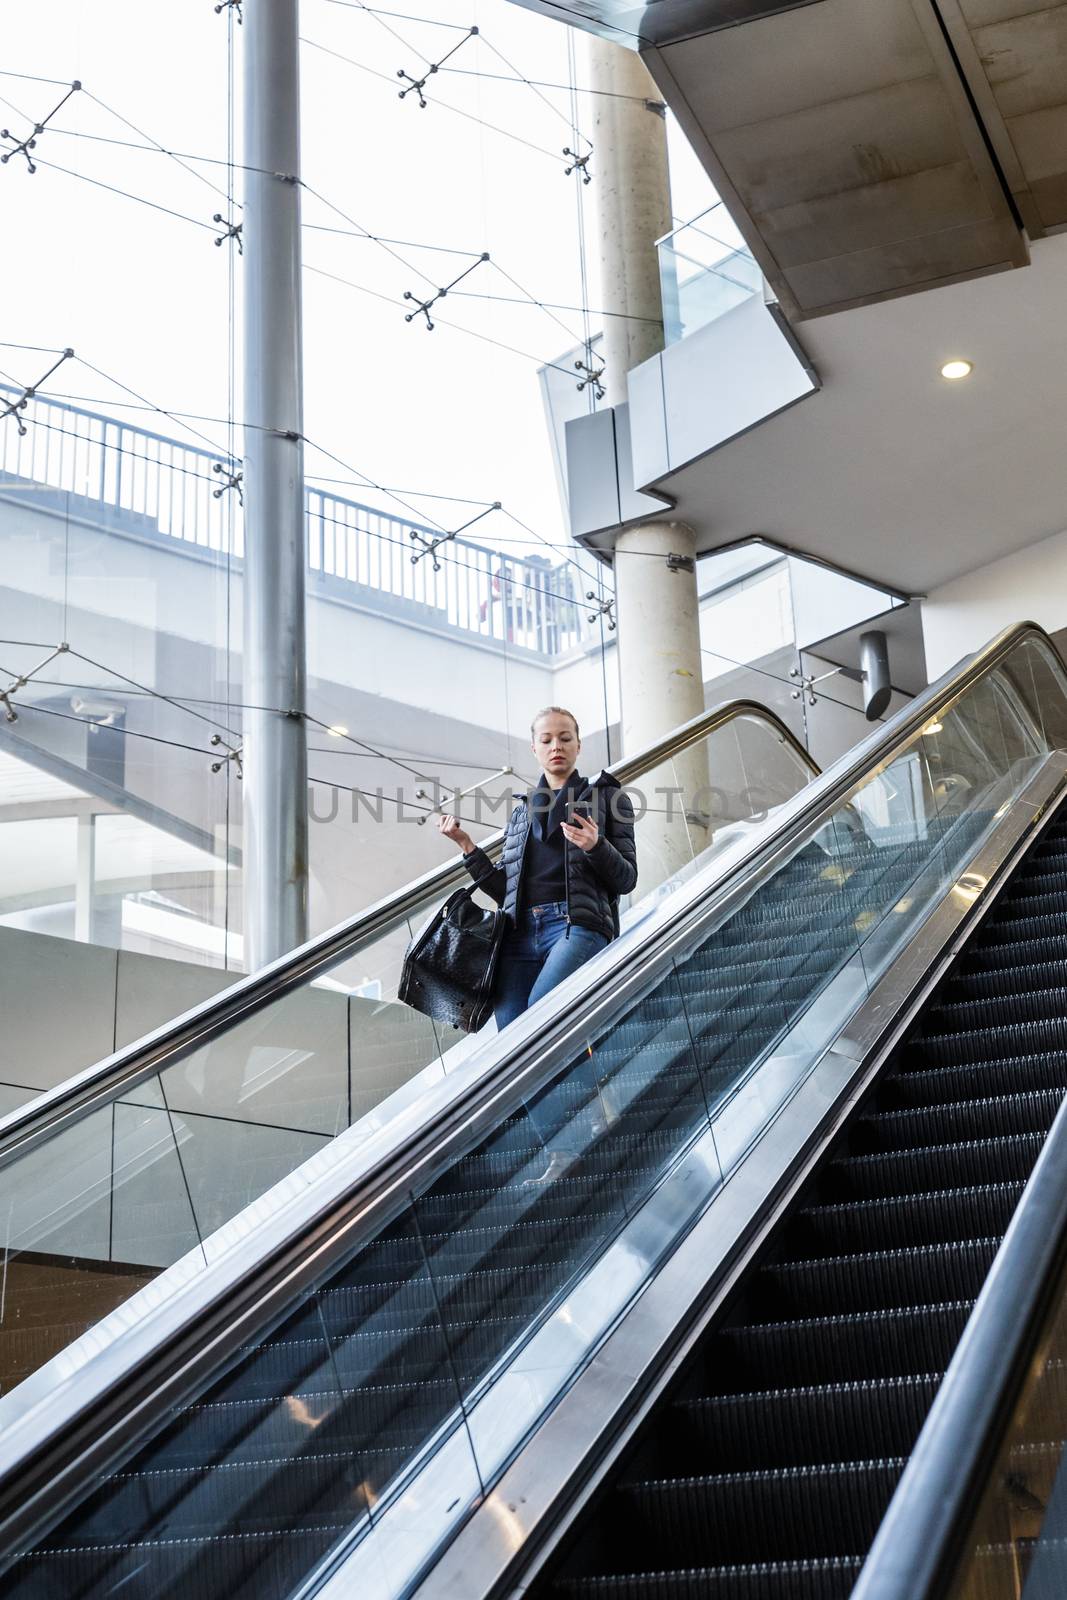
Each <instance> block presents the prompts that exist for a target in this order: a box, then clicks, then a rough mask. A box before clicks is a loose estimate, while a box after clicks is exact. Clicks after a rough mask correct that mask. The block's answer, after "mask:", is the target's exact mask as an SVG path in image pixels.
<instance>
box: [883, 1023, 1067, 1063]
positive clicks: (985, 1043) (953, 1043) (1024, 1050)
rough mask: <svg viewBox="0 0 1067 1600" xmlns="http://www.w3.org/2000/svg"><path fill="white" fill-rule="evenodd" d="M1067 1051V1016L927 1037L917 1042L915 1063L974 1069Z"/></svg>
mask: <svg viewBox="0 0 1067 1600" xmlns="http://www.w3.org/2000/svg"><path fill="white" fill-rule="evenodd" d="M1065 1049H1067V1014H1065V1015H1064V1016H1062V1017H1044V1018H1042V1019H1041V1020H1039V1021H1035V1022H1013V1023H1010V1024H1009V1023H1004V1024H1002V1025H1000V1026H999V1027H992V1026H991V1027H988V1028H971V1029H968V1030H967V1031H965V1032H961V1033H933V1034H928V1033H924V1034H921V1035H919V1036H918V1037H917V1038H916V1039H914V1040H913V1042H912V1045H911V1054H912V1060H913V1061H917V1060H921V1061H922V1062H923V1063H924V1064H925V1065H927V1066H945V1067H953V1066H971V1065H980V1064H981V1063H982V1062H983V1061H999V1060H1000V1059H1001V1058H1002V1057H1004V1056H1030V1055H1056V1054H1062V1053H1063V1051H1064V1050H1065Z"/></svg>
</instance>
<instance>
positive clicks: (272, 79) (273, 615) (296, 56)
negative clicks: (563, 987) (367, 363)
mask: <svg viewBox="0 0 1067 1600" xmlns="http://www.w3.org/2000/svg"><path fill="white" fill-rule="evenodd" d="M242 32H243V35H244V68H245V73H244V100H245V114H244V132H245V139H244V161H245V165H246V168H250V169H252V170H249V171H246V173H245V185H244V215H243V218H242V223H243V228H242V232H243V244H244V295H245V305H244V414H245V418H246V424H247V425H246V428H245V461H244V488H245V557H244V674H243V683H244V696H243V698H244V701H245V704H246V706H247V707H252V708H259V709H249V710H246V711H245V714H244V754H243V760H244V783H243V809H244V874H243V875H244V906H245V918H244V940H245V965H246V967H247V968H248V970H249V971H251V970H253V969H254V968H256V967H260V966H263V965H264V964H265V963H267V962H269V961H273V960H274V959H275V957H277V956H280V955H282V954H283V953H284V952H285V951H286V950H290V949H292V948H293V946H294V945H297V944H300V943H302V942H303V941H304V940H305V939H306V938H307V885H308V805H307V741H306V734H305V726H304V722H303V712H304V710H305V694H306V627H305V568H306V543H305V540H306V535H305V525H304V450H303V393H302V391H303V348H302V334H301V284H300V262H301V242H300V182H299V177H300V47H299V33H300V29H299V0H253V4H251V5H248V6H246V7H245V15H244V27H243V29H242Z"/></svg>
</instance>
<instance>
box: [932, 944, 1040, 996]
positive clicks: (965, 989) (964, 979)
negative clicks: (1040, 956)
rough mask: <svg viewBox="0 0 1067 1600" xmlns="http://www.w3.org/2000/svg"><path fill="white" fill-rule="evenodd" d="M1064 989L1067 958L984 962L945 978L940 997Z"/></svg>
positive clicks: (1016, 954) (1027, 992)
mask: <svg viewBox="0 0 1067 1600" xmlns="http://www.w3.org/2000/svg"><path fill="white" fill-rule="evenodd" d="M1065 989H1067V958H1063V957H1060V958H1059V959H1058V960H1055V961H1027V962H1021V961H1020V960H1019V958H1018V951H1016V953H1015V959H1014V960H1013V961H1004V960H1001V961H986V962H985V963H984V964H983V965H982V966H981V967H976V968H975V969H974V970H970V971H969V970H968V969H967V968H964V969H963V970H962V971H960V972H958V973H956V975H955V976H954V977H952V978H951V979H949V981H948V982H947V983H946V984H945V986H944V990H943V997H944V998H945V999H946V1000H949V1001H955V1000H972V1001H973V1000H982V999H984V998H985V996H986V995H987V994H995V995H1009V994H1029V993H1030V992H1031V991H1032V990H1046V991H1047V990H1060V991H1061V992H1062V991H1063V990H1065Z"/></svg>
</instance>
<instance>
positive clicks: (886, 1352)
mask: <svg viewBox="0 0 1067 1600" xmlns="http://www.w3.org/2000/svg"><path fill="white" fill-rule="evenodd" d="M972 1304H973V1302H972V1301H970V1300H957V1301H951V1302H948V1303H947V1304H943V1305H917V1306H906V1307H900V1308H896V1309H894V1310H890V1311H866V1312H853V1313H852V1314H850V1315H849V1316H844V1317H810V1318H804V1319H802V1320H798V1321H794V1322H756V1323H749V1324H746V1325H742V1326H740V1327H734V1328H722V1329H720V1330H719V1331H718V1332H717V1334H716V1335H715V1338H714V1339H713V1341H712V1344H711V1346H710V1348H709V1350H708V1352H707V1355H706V1358H705V1370H706V1372H707V1377H708V1388H709V1390H710V1391H711V1392H717V1393H719V1394H729V1393H734V1394H740V1393H744V1392H746V1391H747V1390H750V1389H755V1388H769V1387H771V1386H772V1384H787V1385H809V1384H819V1383H841V1382H847V1381H849V1380H852V1379H856V1378H890V1377H903V1376H905V1375H907V1374H909V1373H918V1372H944V1370H945V1368H946V1367H947V1366H948V1363H949V1360H950V1358H951V1355H952V1352H953V1350H954V1349H955V1348H956V1344H957V1342H958V1341H959V1337H960V1334H961V1333H962V1332H963V1328H964V1325H965V1323H966V1321H967V1318H968V1317H969V1315H970V1313H971V1306H972Z"/></svg>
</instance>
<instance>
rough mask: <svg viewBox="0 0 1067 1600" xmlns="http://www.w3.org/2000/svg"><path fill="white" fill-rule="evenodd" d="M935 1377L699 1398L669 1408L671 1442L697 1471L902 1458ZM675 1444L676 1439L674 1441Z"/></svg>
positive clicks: (929, 1399)
mask: <svg viewBox="0 0 1067 1600" xmlns="http://www.w3.org/2000/svg"><path fill="white" fill-rule="evenodd" d="M940 1383H941V1376H940V1374H939V1373H936V1372H931V1373H920V1374H918V1375H917V1376H913V1377H902V1378H873V1379H868V1380H867V1381H860V1382H853V1383H826V1384H810V1385H807V1386H805V1387H802V1388H794V1389H770V1390H767V1389H764V1390H759V1391H757V1392H755V1393H751V1394H736V1395H706V1396H701V1397H700V1398H698V1399H695V1400H680V1401H677V1402H676V1403H675V1405H674V1406H673V1407H672V1408H671V1410H672V1413H673V1419H674V1421H675V1423H676V1426H675V1427H674V1428H673V1429H672V1433H671V1442H672V1445H673V1447H674V1448H675V1449H676V1450H677V1452H678V1456H679V1458H680V1464H687V1465H688V1467H689V1470H690V1471H692V1472H697V1471H700V1470H704V1471H708V1470H709V1469H711V1468H714V1470H715V1471H716V1472H745V1471H749V1472H751V1471H759V1470H766V1469H768V1468H770V1467H789V1466H795V1467H800V1466H814V1465H816V1464H817V1463H819V1462H822V1463H824V1464H829V1463H831V1462H842V1461H854V1460H857V1461H858V1460H863V1459H864V1458H865V1457H867V1456H869V1455H870V1453H871V1451H872V1449H873V1450H876V1451H877V1452H878V1453H879V1454H880V1455H887V1456H901V1455H905V1454H907V1452H908V1451H909V1450H910V1449H911V1447H912V1445H913V1444H914V1442H915V1439H916V1436H917V1434H918V1432H919V1429H920V1428H921V1427H922V1424H923V1421H924V1419H925V1417H926V1413H927V1411H928V1410H929V1408H930V1406H931V1404H932V1402H933V1398H934V1395H935V1394H936V1393H937V1390H938V1387H939V1385H940ZM676 1441H677V1442H676Z"/></svg>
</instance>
